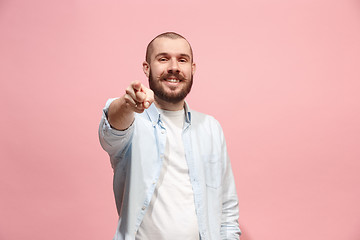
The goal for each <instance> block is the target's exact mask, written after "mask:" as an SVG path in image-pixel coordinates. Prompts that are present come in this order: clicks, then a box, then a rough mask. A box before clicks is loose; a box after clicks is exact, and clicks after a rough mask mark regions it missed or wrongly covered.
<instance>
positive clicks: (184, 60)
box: [179, 58, 187, 63]
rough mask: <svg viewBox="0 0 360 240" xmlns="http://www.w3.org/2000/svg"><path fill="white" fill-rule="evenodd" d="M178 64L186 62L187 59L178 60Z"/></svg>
mask: <svg viewBox="0 0 360 240" xmlns="http://www.w3.org/2000/svg"><path fill="white" fill-rule="evenodd" d="M179 62H183V63H185V62H187V59H185V58H180V59H179Z"/></svg>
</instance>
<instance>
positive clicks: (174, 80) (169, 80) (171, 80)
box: [166, 78, 179, 83]
mask: <svg viewBox="0 0 360 240" xmlns="http://www.w3.org/2000/svg"><path fill="white" fill-rule="evenodd" d="M166 81H168V82H172V83H177V82H179V80H177V79H172V78H171V79H166Z"/></svg>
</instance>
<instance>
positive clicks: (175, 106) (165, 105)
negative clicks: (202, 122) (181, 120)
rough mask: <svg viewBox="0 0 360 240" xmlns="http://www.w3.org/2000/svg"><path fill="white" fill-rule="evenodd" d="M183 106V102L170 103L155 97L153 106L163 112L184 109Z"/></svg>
mask: <svg viewBox="0 0 360 240" xmlns="http://www.w3.org/2000/svg"><path fill="white" fill-rule="evenodd" d="M184 104H185V101H184V100H181V101H180V102H177V103H171V102H166V101H164V100H161V99H159V98H158V97H156V96H155V106H156V107H157V108H160V109H163V110H167V111H178V110H181V109H183V108H184Z"/></svg>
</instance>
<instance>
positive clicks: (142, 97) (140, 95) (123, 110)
mask: <svg viewBox="0 0 360 240" xmlns="http://www.w3.org/2000/svg"><path fill="white" fill-rule="evenodd" d="M153 102H154V93H153V91H152V90H150V89H149V88H147V87H145V86H144V85H142V84H141V83H140V82H132V83H131V84H130V86H129V87H128V88H127V89H126V94H124V95H123V96H122V97H120V98H118V99H116V100H115V101H113V102H112V103H111V104H110V107H109V111H108V121H109V123H110V125H111V127H113V128H115V129H117V130H124V129H127V128H128V127H129V126H130V125H131V123H132V122H133V121H134V112H137V113H142V112H143V111H144V110H145V109H146V108H148V107H149V106H150V105H151V104H152V103H153Z"/></svg>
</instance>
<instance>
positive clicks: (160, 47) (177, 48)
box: [151, 37, 191, 57]
mask: <svg viewBox="0 0 360 240" xmlns="http://www.w3.org/2000/svg"><path fill="white" fill-rule="evenodd" d="M152 45H153V46H152V48H153V49H152V50H153V51H152V54H151V57H154V56H156V55H157V54H159V53H167V54H170V55H180V54H187V55H189V56H191V50H190V45H189V43H188V42H187V41H186V40H185V39H183V38H176V39H171V38H164V37H160V38H157V39H155V40H154V42H153V43H152Z"/></svg>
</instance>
